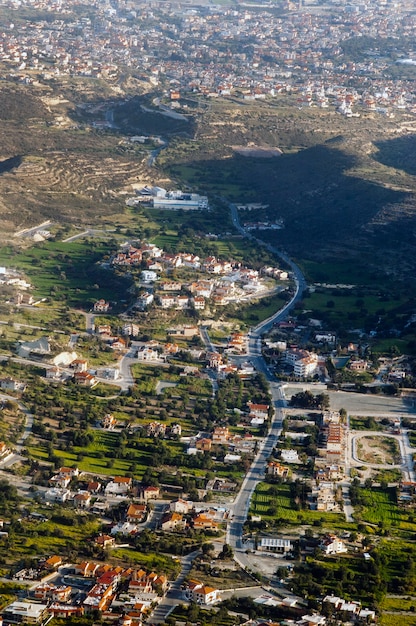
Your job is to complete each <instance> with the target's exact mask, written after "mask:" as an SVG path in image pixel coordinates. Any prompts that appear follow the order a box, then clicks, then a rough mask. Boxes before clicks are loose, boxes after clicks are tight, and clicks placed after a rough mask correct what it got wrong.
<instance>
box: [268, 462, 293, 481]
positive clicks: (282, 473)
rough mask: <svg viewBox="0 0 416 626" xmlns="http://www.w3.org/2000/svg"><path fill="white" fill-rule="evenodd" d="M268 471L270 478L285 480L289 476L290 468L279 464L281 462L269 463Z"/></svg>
mask: <svg viewBox="0 0 416 626" xmlns="http://www.w3.org/2000/svg"><path fill="white" fill-rule="evenodd" d="M266 471H267V474H268V475H269V476H279V477H280V478H283V479H284V480H285V479H286V478H287V477H288V476H289V468H288V467H285V466H284V465H282V464H281V463H279V461H269V463H267V470H266Z"/></svg>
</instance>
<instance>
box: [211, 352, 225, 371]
mask: <svg viewBox="0 0 416 626" xmlns="http://www.w3.org/2000/svg"><path fill="white" fill-rule="evenodd" d="M222 363H223V360H222V356H221V354H219V352H211V353H210V354H209V355H208V367H210V368H211V369H218V368H219V366H220V365H222Z"/></svg>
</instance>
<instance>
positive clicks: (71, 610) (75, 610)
mask: <svg viewBox="0 0 416 626" xmlns="http://www.w3.org/2000/svg"><path fill="white" fill-rule="evenodd" d="M49 612H50V613H52V615H53V616H54V617H58V618H61V619H67V618H68V617H79V616H81V615H83V614H84V609H83V608H82V606H71V605H69V604H59V603H53V604H51V605H50V606H49Z"/></svg>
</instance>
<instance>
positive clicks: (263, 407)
mask: <svg viewBox="0 0 416 626" xmlns="http://www.w3.org/2000/svg"><path fill="white" fill-rule="evenodd" d="M247 406H248V410H249V411H250V415H252V416H253V417H262V418H264V419H267V418H268V416H269V405H268V404H255V403H253V402H247Z"/></svg>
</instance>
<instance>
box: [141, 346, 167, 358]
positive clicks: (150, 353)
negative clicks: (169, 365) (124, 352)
mask: <svg viewBox="0 0 416 626" xmlns="http://www.w3.org/2000/svg"><path fill="white" fill-rule="evenodd" d="M137 360H138V361H163V357H162V356H161V355H160V354H159V352H158V351H157V350H155V349H154V348H151V347H150V346H141V347H140V348H139V350H138V352H137Z"/></svg>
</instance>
